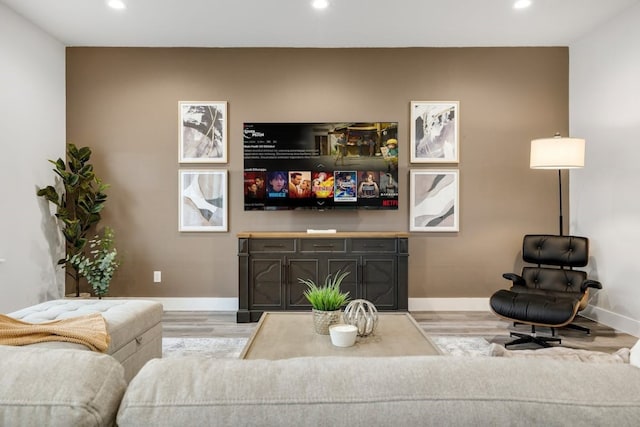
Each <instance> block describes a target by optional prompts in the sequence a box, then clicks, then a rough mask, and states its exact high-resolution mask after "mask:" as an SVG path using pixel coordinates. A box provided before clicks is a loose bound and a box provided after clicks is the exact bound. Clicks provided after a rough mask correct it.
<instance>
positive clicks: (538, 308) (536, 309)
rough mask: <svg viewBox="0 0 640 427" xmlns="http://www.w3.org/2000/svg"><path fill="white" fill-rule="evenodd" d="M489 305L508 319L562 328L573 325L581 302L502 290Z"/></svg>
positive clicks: (493, 296) (493, 297) (568, 298)
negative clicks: (572, 322)
mask: <svg viewBox="0 0 640 427" xmlns="http://www.w3.org/2000/svg"><path fill="white" fill-rule="evenodd" d="M489 303H490V305H491V309H492V310H493V311H494V312H495V313H497V314H498V315H500V316H502V317H505V318H507V319H511V320H515V321H522V322H525V323H532V324H536V325H543V326H551V327H561V326H565V325H567V324H569V323H571V321H572V320H573V318H574V317H575V315H576V313H577V312H578V307H579V305H580V300H579V299H576V298H571V297H567V298H560V297H552V296H548V295H537V294H532V293H519V292H513V291H508V290H505V289H501V290H499V291H497V292H496V293H495V294H493V295H492V296H491V298H490V300H489Z"/></svg>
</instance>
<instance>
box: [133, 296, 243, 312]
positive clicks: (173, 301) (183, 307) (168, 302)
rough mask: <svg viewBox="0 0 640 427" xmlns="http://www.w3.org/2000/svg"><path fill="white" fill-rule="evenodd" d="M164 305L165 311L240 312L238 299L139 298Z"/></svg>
mask: <svg viewBox="0 0 640 427" xmlns="http://www.w3.org/2000/svg"><path fill="white" fill-rule="evenodd" d="M130 299H145V300H149V301H157V302H159V303H161V304H162V306H163V308H164V310H165V311H238V298H158V297H139V298H130Z"/></svg>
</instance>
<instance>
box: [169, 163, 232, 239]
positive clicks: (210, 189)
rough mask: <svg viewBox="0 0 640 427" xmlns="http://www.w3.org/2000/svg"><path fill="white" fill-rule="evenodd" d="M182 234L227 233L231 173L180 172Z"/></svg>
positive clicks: (183, 170)
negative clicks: (228, 186)
mask: <svg viewBox="0 0 640 427" xmlns="http://www.w3.org/2000/svg"><path fill="white" fill-rule="evenodd" d="M178 174H179V181H180V184H179V185H180V191H179V200H178V207H179V208H178V222H179V224H178V230H179V231H227V230H228V224H227V206H228V203H227V171H226V170H193V169H191V170H186V169H181V170H179V171H178Z"/></svg>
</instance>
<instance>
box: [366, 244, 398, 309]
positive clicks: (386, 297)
mask: <svg viewBox="0 0 640 427" xmlns="http://www.w3.org/2000/svg"><path fill="white" fill-rule="evenodd" d="M397 278H398V274H397V263H396V257H395V256H388V255H367V256H363V257H362V288H361V292H360V298H363V299H366V300H369V301H371V302H372V303H373V305H375V306H376V308H377V309H379V310H397V309H398V295H397V292H398V282H397V280H398V279H397Z"/></svg>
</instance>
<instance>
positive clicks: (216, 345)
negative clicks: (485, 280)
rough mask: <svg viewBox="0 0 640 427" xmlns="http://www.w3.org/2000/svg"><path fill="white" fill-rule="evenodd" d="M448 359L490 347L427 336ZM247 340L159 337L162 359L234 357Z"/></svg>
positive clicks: (484, 342) (479, 353) (476, 340)
mask: <svg viewBox="0 0 640 427" xmlns="http://www.w3.org/2000/svg"><path fill="white" fill-rule="evenodd" d="M431 340H432V341H433V342H434V344H436V345H437V346H438V347H439V348H440V350H442V353H443V354H445V355H448V356H464V357H477V356H489V347H490V344H489V343H488V342H487V340H485V339H484V338H482V337H460V336H431ZM246 343H247V338H163V339H162V357H177V356H205V357H213V358H238V357H239V356H240V353H241V352H242V349H243V348H244V346H245V344H246Z"/></svg>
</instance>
